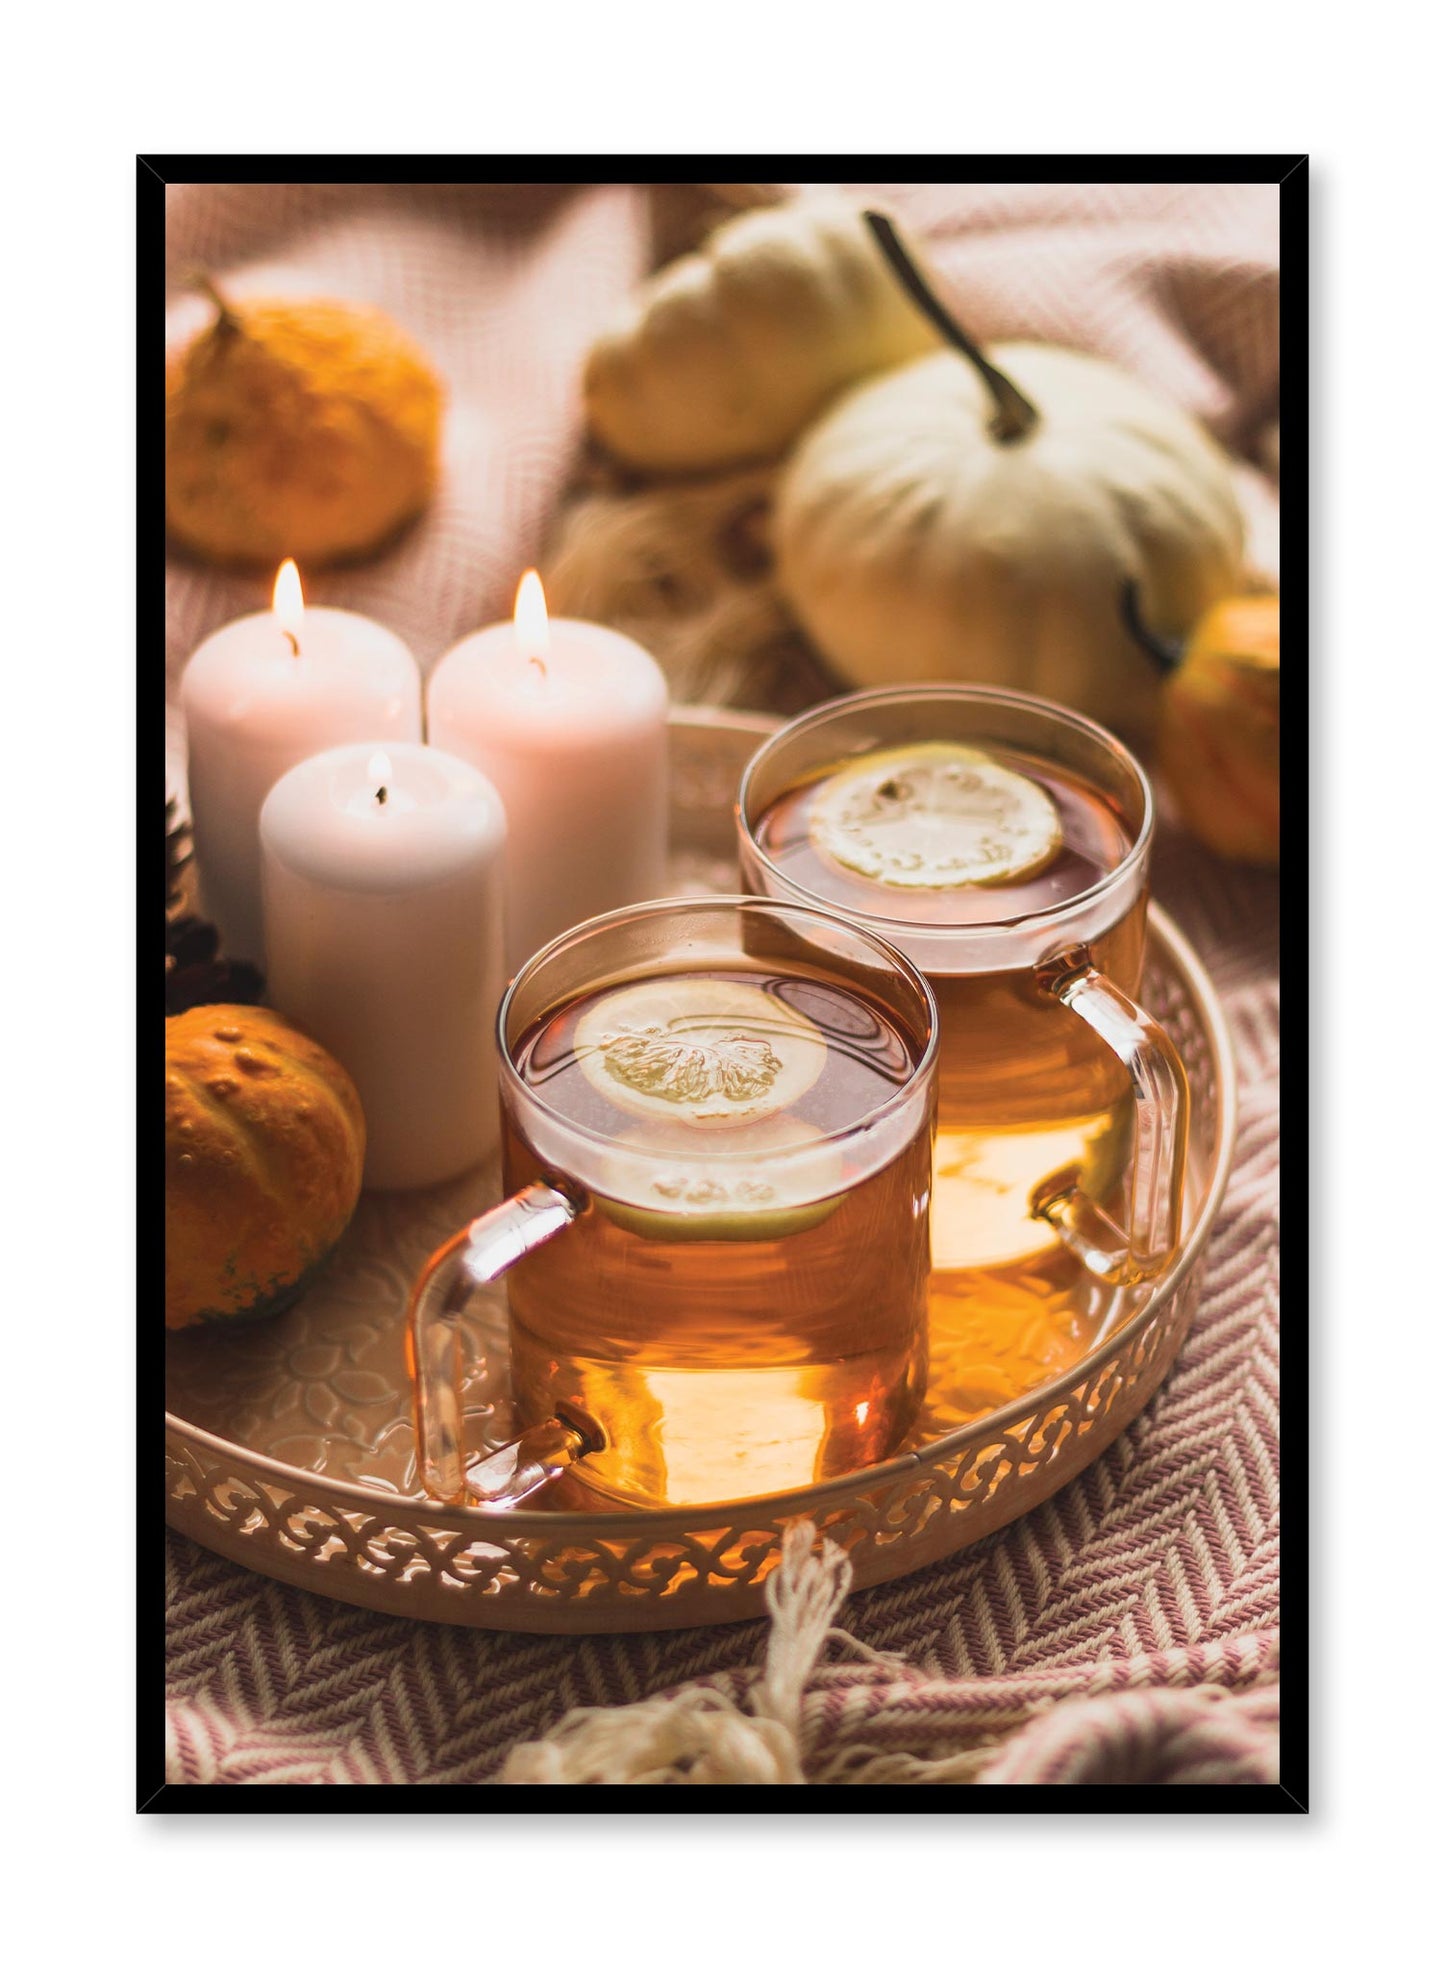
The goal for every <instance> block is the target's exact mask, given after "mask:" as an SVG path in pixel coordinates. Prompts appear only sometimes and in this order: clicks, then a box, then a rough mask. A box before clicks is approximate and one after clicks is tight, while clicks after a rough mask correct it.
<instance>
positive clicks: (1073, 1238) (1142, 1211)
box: [1033, 944, 1189, 1285]
mask: <svg viewBox="0 0 1445 1969" xmlns="http://www.w3.org/2000/svg"><path fill="white" fill-rule="evenodd" d="M1034 975H1035V977H1036V978H1037V980H1038V982H1039V984H1040V985H1041V986H1042V988H1043V989H1044V990H1045V991H1046V992H1048V994H1049V996H1050V997H1052V998H1056V999H1057V1000H1058V1002H1059V1003H1060V1004H1061V1005H1066V1006H1067V1007H1068V1009H1069V1010H1070V1011H1071V1012H1074V1013H1076V1014H1077V1015H1078V1016H1079V1017H1080V1018H1081V1019H1083V1020H1084V1021H1085V1023H1086V1024H1088V1025H1090V1026H1092V1028H1093V1029H1094V1031H1095V1032H1096V1033H1097V1034H1098V1035H1099V1037H1100V1039H1102V1040H1103V1042H1104V1044H1105V1045H1106V1046H1107V1047H1109V1049H1110V1050H1111V1052H1113V1053H1114V1054H1115V1055H1116V1056H1117V1057H1118V1059H1119V1060H1120V1061H1121V1062H1122V1064H1123V1066H1124V1068H1125V1070H1126V1071H1127V1073H1128V1075H1129V1080H1130V1083H1131V1085H1132V1088H1133V1093H1134V1176H1133V1187H1132V1190H1131V1192H1130V1197H1129V1212H1128V1222H1127V1224H1126V1225H1121V1224H1116V1223H1115V1221H1114V1219H1113V1218H1112V1217H1111V1216H1109V1214H1108V1213H1107V1211H1105V1210H1103V1209H1102V1208H1101V1207H1100V1206H1099V1205H1098V1204H1097V1203H1096V1202H1095V1201H1094V1200H1093V1198H1092V1197H1090V1196H1089V1195H1088V1194H1087V1193H1086V1192H1085V1191H1084V1190H1083V1189H1082V1188H1080V1186H1079V1183H1078V1180H1077V1179H1078V1174H1079V1172H1078V1170H1077V1169H1071V1170H1067V1171H1065V1172H1063V1174H1062V1175H1061V1176H1060V1177H1058V1178H1055V1179H1051V1180H1050V1181H1049V1182H1047V1183H1043V1184H1041V1185H1040V1186H1039V1188H1038V1189H1037V1190H1036V1191H1035V1192H1034V1197H1033V1211H1034V1215H1035V1216H1036V1217H1041V1218H1043V1219H1044V1220H1045V1221H1046V1222H1047V1223H1049V1224H1051V1225H1052V1226H1053V1228H1054V1230H1055V1232H1056V1233H1057V1235H1058V1236H1059V1238H1060V1240H1061V1241H1062V1242H1063V1244H1064V1245H1066V1246H1067V1248H1068V1249H1069V1250H1070V1251H1071V1252H1073V1254H1074V1256H1075V1257H1076V1258H1078V1259H1079V1260H1080V1261H1081V1262H1082V1263H1083V1264H1084V1265H1085V1267H1086V1268H1087V1269H1088V1270H1089V1271H1090V1272H1092V1273H1093V1275H1094V1277H1095V1278H1099V1279H1102V1280H1103V1281H1104V1282H1105V1283H1106V1284H1108V1285H1139V1284H1142V1283H1143V1282H1144V1281H1146V1280H1148V1279H1152V1278H1156V1277H1157V1276H1158V1274H1159V1273H1160V1272H1162V1271H1163V1270H1164V1268H1165V1266H1166V1265H1168V1263H1169V1262H1170V1260H1171V1259H1172V1258H1173V1256H1174V1254H1175V1252H1176V1251H1177V1250H1178V1248H1179V1229H1180V1223H1181V1219H1182V1216H1183V1210H1184V1168H1185V1149H1186V1146H1187V1143H1188V1136H1189V1086H1188V1082H1187V1081H1186V1080H1185V1078H1184V1069H1183V1067H1182V1066H1181V1065H1180V1061H1179V1055H1178V1054H1177V1053H1176V1052H1175V1050H1174V1047H1173V1044H1172V1043H1171V1041H1170V1040H1169V1038H1168V1035H1167V1034H1166V1033H1165V1032H1164V1031H1163V1029H1162V1027H1160V1026H1158V1025H1156V1024H1155V1022H1154V1020H1153V1019H1151V1018H1150V1017H1149V1015H1148V1013H1147V1012H1144V1011H1142V1010H1141V1009H1140V1007H1139V1006H1137V1005H1136V1004H1135V1003H1134V1001H1133V999H1132V998H1130V997H1129V995H1128V993H1127V992H1123V991H1121V990H1120V989H1119V987H1118V986H1117V985H1116V984H1114V983H1113V982H1112V981H1111V980H1110V979H1108V978H1106V977H1105V976H1104V975H1103V973H1102V972H1101V971H1098V970H1096V969H1095V967H1094V962H1093V956H1092V953H1091V952H1090V950H1089V948H1088V945H1087V944H1076V945H1074V946H1073V948H1072V949H1069V950H1066V951H1061V952H1060V953H1059V955H1058V956H1056V957H1052V958H1049V959H1047V960H1046V961H1045V962H1044V963H1042V964H1040V965H1038V966H1037V968H1036V970H1035V973H1034Z"/></svg>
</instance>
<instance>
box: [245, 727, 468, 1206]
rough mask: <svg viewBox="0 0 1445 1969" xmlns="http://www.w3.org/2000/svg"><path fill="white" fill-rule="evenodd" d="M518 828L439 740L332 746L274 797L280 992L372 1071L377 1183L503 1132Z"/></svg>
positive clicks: (351, 1068)
mask: <svg viewBox="0 0 1445 1969" xmlns="http://www.w3.org/2000/svg"><path fill="white" fill-rule="evenodd" d="M505 838H506V820H505V817H504V816H503V813H502V803H501V801H500V800H499V799H498V798H497V795H496V792H495V790H494V789H493V788H492V787H491V786H490V785H488V783H487V781H486V780H485V779H484V778H483V777H482V775H481V774H480V773H479V772H478V771H477V770H476V768H475V767H474V766H469V765H467V764H466V763H465V761H464V760H461V759H452V758H449V757H448V756H447V755H446V754H445V753H444V752H438V751H436V750H434V749H433V748H432V747H430V746H425V745H388V746H387V747H385V749H382V748H379V747H377V746H375V745H371V744H367V745H344V746H338V747H337V748H336V749H335V750H334V751H330V752H322V753H319V754H318V755H317V756H316V757H315V758H311V759H306V760H303V761H302V763H301V764H300V765H299V766H293V767H292V768H291V770H290V772H288V773H286V774H284V775H283V776H282V778H280V779H279V780H278V781H277V782H276V784H275V786H273V787H272V789H271V791H270V793H269V794H268V795H267V797H266V802H265V805H264V806H263V807H262V809H261V853H262V890H263V895H264V900H265V921H266V948H267V952H268V954H269V955H268V968H267V996H268V998H269V1000H270V1002H271V1004H272V1005H274V1006H275V1008H276V1010H277V1011H278V1012H281V1013H283V1014H284V1015H285V1016H286V1017H287V1018H291V1019H294V1020H295V1021H296V1023H297V1025H299V1026H301V1027H302V1028H303V1029H304V1030H305V1031H307V1032H309V1033H310V1034H311V1035H312V1036H313V1037H314V1038H316V1039H318V1040H320V1042H321V1044H322V1045H323V1046H324V1047H325V1048H326V1049H327V1051H328V1052H330V1053H333V1054H334V1055H335V1056H336V1058H337V1059H338V1060H340V1062H341V1064H342V1065H343V1066H344V1067H345V1068H346V1070H347V1072H348V1073H349V1074H350V1075H351V1077H352V1079H353V1080H354V1081H355V1082H356V1087H357V1092H358V1093H359V1094H360V1095H361V1105H362V1109H363V1111H364V1112H365V1115H366V1171H365V1179H364V1180H365V1182H366V1184H367V1186H368V1187H369V1188H375V1189H415V1188H419V1187H421V1186H422V1185H424V1184H428V1183H440V1182H443V1181H445V1179H446V1178H447V1177H449V1176H455V1175H458V1174H460V1172H461V1171H462V1170H464V1169H469V1168H471V1166H472V1165H473V1163H476V1162H479V1161H480V1160H481V1159H482V1157H483V1156H484V1155H486V1154H487V1153H488V1152H489V1151H490V1150H491V1149H492V1148H493V1147H494V1146H495V1144H496V1140H497V1054H496V1043H495V1039H494V1036H493V1022H494V1020H495V1018H496V1011H497V1005H498V1003H499V1002H500V999H501V995H502V988H503V985H504V983H505V981H506V967H505V962H504V946H503V934H502V909H503V902H502V888H503V878H502V850H503V845H504V842H505Z"/></svg>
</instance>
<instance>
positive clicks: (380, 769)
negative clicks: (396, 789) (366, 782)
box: [366, 752, 391, 786]
mask: <svg viewBox="0 0 1445 1969" xmlns="http://www.w3.org/2000/svg"><path fill="white" fill-rule="evenodd" d="M366 770H367V772H368V773H369V774H370V775H371V777H372V778H373V779H374V780H375V781H376V783H377V785H378V786H385V784H386V782H387V781H388V780H389V779H390V778H391V761H390V759H388V758H387V756H386V754H385V753H384V752H373V753H372V755H371V757H370V758H369V759H368V760H367V762H366Z"/></svg>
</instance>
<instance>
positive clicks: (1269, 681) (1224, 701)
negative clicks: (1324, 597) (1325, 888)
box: [1156, 595, 1279, 868]
mask: <svg viewBox="0 0 1445 1969" xmlns="http://www.w3.org/2000/svg"><path fill="white" fill-rule="evenodd" d="M1156 756H1157V759H1158V764H1159V769H1160V772H1161V773H1162V774H1163V776H1164V778H1165V780H1166V781H1167V782H1168V785H1169V788H1170V790H1171V792H1172V793H1173V795H1174V798H1175V800H1176V802H1177V803H1178V806H1179V809H1180V812H1181V813H1182V815H1183V817H1184V821H1185V824H1186V826H1188V828H1189V829H1190V831H1191V833H1193V834H1195V835H1197V836H1198V838H1199V839H1200V840H1201V841H1203V842H1204V843H1205V845H1206V846H1207V847H1210V848H1213V849H1214V851H1215V853H1216V854H1220V855H1225V856H1227V857H1228V858H1229V859H1230V860H1231V861H1243V862H1254V863H1257V864H1259V865H1261V866H1264V867H1269V868H1273V867H1276V866H1277V865H1278V863H1279V596H1278V595H1237V596H1234V597H1232V598H1231V599H1230V600H1228V601H1223V602H1217V603H1216V604H1215V606H1214V607H1213V608H1211V609H1209V610H1208V611H1207V612H1206V613H1205V614H1204V615H1203V616H1202V617H1201V618H1200V620H1199V623H1198V624H1197V626H1196V627H1195V629H1194V632H1193V634H1192V635H1191V636H1190V638H1189V640H1188V642H1187V643H1186V644H1185V646H1184V652H1183V656H1182V658H1181V659H1180V662H1179V665H1178V668H1177V669H1176V670H1175V671H1174V673H1173V675H1172V676H1170V678H1169V680H1168V682H1167V683H1166V685H1165V687H1164V695H1163V699H1162V702H1161V705H1160V713H1159V728H1158V747H1157V755H1156Z"/></svg>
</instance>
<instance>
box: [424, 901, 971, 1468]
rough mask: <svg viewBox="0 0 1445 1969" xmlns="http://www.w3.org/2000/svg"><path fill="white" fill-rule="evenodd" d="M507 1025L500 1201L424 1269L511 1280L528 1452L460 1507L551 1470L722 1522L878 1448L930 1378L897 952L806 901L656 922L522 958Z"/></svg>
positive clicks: (922, 1064)
mask: <svg viewBox="0 0 1445 1969" xmlns="http://www.w3.org/2000/svg"><path fill="white" fill-rule="evenodd" d="M501 1033H502V1038H503V1045H504V1053H503V1066H502V1096H503V1098H502V1108H503V1168H504V1176H505V1181H506V1185H507V1188H508V1190H509V1192H515V1193H516V1194H514V1195H513V1197H512V1199H511V1202H510V1203H509V1204H504V1205H502V1206H501V1207H500V1209H499V1211H497V1212H493V1213H491V1214H490V1216H489V1217H488V1218H483V1219H481V1220H479V1222H478V1224H477V1225H474V1226H472V1227H471V1230H470V1232H469V1233H464V1234H461V1235H460V1237H459V1239H457V1240H453V1242H452V1244H451V1245H449V1246H447V1247H444V1250H443V1252H442V1253H440V1254H438V1257H437V1259H435V1260H433V1266H436V1265H438V1264H442V1265H446V1264H455V1265H457V1266H460V1267H462V1268H463V1270H466V1269H468V1268H469V1269H470V1275H471V1277H472V1279H473V1280H474V1281H479V1280H482V1279H484V1278H490V1277H495V1276H499V1275H500V1273H501V1271H502V1270H504V1269H505V1270H506V1274H507V1291H508V1306H509V1314H510V1333H511V1360H512V1386H513V1394H514V1398H515V1403H516V1407H517V1411H518V1419H519V1421H520V1423H521V1424H522V1427H523V1436H522V1438H521V1439H520V1443H521V1445H522V1447H521V1448H520V1449H518V1450H517V1454H516V1455H515V1456H511V1457H510V1460H508V1457H507V1456H503V1458H502V1464H501V1470H502V1474H501V1478H500V1479H499V1480H498V1479H496V1470H497V1467H498V1464H497V1457H498V1455H501V1453H494V1455H493V1457H491V1458H487V1459H484V1462H485V1463H486V1464H487V1465H488V1466H489V1469H488V1471H487V1472H486V1473H485V1474H486V1476H487V1483H486V1485H485V1487H484V1486H483V1484H482V1482H481V1480H480V1477H479V1475H478V1472H479V1471H480V1468H481V1466H474V1469H473V1471H472V1472H471V1473H469V1474H468V1477H467V1483H468V1486H469V1487H470V1489H471V1491H472V1493H473V1495H477V1496H483V1497H485V1498H486V1499H487V1500H488V1501H489V1502H490V1501H493V1500H494V1499H495V1498H496V1497H497V1495H498V1494H499V1491H498V1484H500V1490H501V1492H504V1493H505V1494H506V1496H507V1498H508V1501H512V1500H513V1499H515V1497H516V1496H517V1495H519V1494H523V1495H525V1494H529V1493H530V1490H531V1489H533V1488H536V1487H537V1485H538V1484H539V1483H540V1482H542V1481H545V1480H547V1479H549V1478H550V1477H551V1476H553V1475H556V1474H558V1468H557V1467H556V1466H557V1465H558V1463H559V1461H560V1463H562V1464H566V1465H567V1466H568V1467H569V1468H570V1470H571V1473H572V1479H573V1483H574V1484H576V1483H580V1484H581V1485H583V1486H585V1488H586V1491H587V1492H588V1493H589V1494H590V1495H591V1497H592V1499H593V1500H594V1501H601V1502H604V1503H607V1502H613V1503H626V1504H636V1503H644V1504H652V1505H662V1504H695V1503H702V1502H718V1501H725V1500H728V1499H734V1498H742V1497H748V1496H755V1495H758V1494H760V1493H764V1492H773V1491H784V1490H790V1489H795V1488H797V1487H800V1486H803V1485H806V1484H810V1483H812V1482H814V1481H815V1480H818V1479H822V1478H827V1477H832V1476H837V1475H841V1474H843V1473H845V1472H847V1471H849V1470H851V1469H856V1468H860V1467H862V1466H864V1465H867V1464H869V1463H873V1462H877V1461H878V1460H880V1459H882V1458H886V1457H887V1456H888V1455H890V1454H891V1453H892V1451H893V1450H894V1449H895V1448H896V1447H897V1446H898V1444H899V1442H900V1440H901V1439H902V1437H903V1435H904V1433H905V1432H906V1430H907V1429H908V1427H909V1426H910V1424H911V1423H912V1422H913V1420H914V1419H915V1417H916V1416H917V1414H918V1411H919V1407H920V1403H921V1401H922V1398H923V1394H924V1389H925V1385H926V1381H927V1372H928V1350H927V1287H928V1271H929V1245H928V1205H929V1192H930V1185H931V1137H932V1123H933V1112H934V1089H935V1081H934V1068H935V1059H936V1037H935V1017H934V1010H933V1004H932V999H931V997H930V995H929V993H928V988H927V986H926V985H925V984H924V982H923V980H922V979H921V978H920V977H919V976H918V974H917V973H916V972H915V971H914V970H913V969H912V967H911V966H910V965H908V964H907V962H906V960H904V959H901V958H899V957H898V956H897V954H896V953H895V952H893V951H891V950H889V949H888V948H887V946H886V945H884V944H883V943H881V942H880V941H879V940H878V939H876V938H874V937H872V936H871V935H868V934H866V933H862V932H860V931H858V930H857V929H856V928H855V927H853V926H851V925H848V924H846V923H843V922H841V921H839V920H837V919H835V918H831V917H829V916H826V915H823V914H821V913H819V912H817V911H814V910H810V909H800V908H796V907H793V906H780V905H775V904H772V903H769V902H762V901H757V900H752V899H746V898H736V899H713V898H700V899H695V900H686V901H678V902H672V903H661V904H653V905H648V906H645V907H642V908H639V909H636V910H629V911H621V912H618V914H617V915H616V916H614V917H604V918H600V919H598V920H597V922H596V923H594V924H590V925H584V926H583V927H582V929H581V930H579V931H576V932H573V933H572V934H571V936H570V937H568V938H564V939H562V940H560V941H559V943H558V944H556V945H553V946H551V947H549V949H548V950H547V951H544V952H542V953H540V954H539V956H538V957H537V958H534V959H533V960H532V962H531V963H530V964H529V965H528V966H527V967H526V969H525V970H524V971H523V973H522V974H521V976H520V977H519V978H518V980H517V982H516V983H515V984H514V985H513V987H512V989H511V991H510V992H509V993H508V996H507V999H506V1000H504V1003H503V1008H502V1016H501ZM528 1199H533V1200H534V1207H533V1209H532V1212H531V1215H530V1216H519V1215H518V1214H517V1213H518V1212H519V1211H521V1210H523V1208H524V1206H526V1204H527V1200H528ZM539 1209H540V1211H541V1213H542V1215H540V1216H539V1215H538V1210H539ZM509 1212H510V1213H512V1214H511V1215H510V1216H509V1214H508V1213H509ZM463 1240H466V1242H465V1245H464V1244H463ZM489 1250H499V1251H500V1252H501V1260H500V1262H497V1263H493V1262H492V1259H491V1258H490V1257H489V1256H488V1255H487V1254H488V1252H489ZM479 1252H480V1253H481V1254H482V1256H481V1257H480V1259H479V1258H478V1253H479ZM418 1293H419V1297H420V1301H421V1303H423V1304H425V1296H426V1295H425V1294H424V1293H423V1292H422V1291H421V1288H420V1287H419V1289H418ZM414 1303H416V1301H415V1300H414ZM448 1303H453V1304H454V1303H455V1293H454V1294H453V1295H452V1298H451V1300H450V1301H449V1302H448ZM418 1358H431V1356H430V1355H428V1351H427V1343H426V1338H425V1333H423V1339H422V1344H421V1347H420V1352H419V1355H418ZM435 1358H436V1359H437V1360H438V1361H444V1354H443V1353H442V1352H438V1353H437V1354H436V1355H435ZM450 1371H451V1370H450V1368H448V1369H447V1372H448V1373H450ZM433 1378H434V1379H435V1378H436V1377H435V1376H434V1377H433ZM444 1392H445V1391H444ZM421 1419H422V1423H423V1427H424V1430H425V1429H426V1428H428V1427H430V1428H431V1430H432V1434H433V1437H434V1438H435V1439H436V1440H438V1441H440V1435H439V1434H438V1425H437V1424H436V1421H435V1418H432V1419H431V1421H430V1422H429V1421H428V1418H427V1417H426V1415H424V1414H423V1415H422V1417H421ZM569 1432H570V1434H569ZM559 1443H560V1444H561V1445H562V1454H561V1456H560V1459H559V1457H558V1455H557V1453H556V1452H557V1447H558V1444H559ZM424 1447H425V1445H424ZM515 1447H516V1446H514V1448H515ZM446 1451H447V1445H446V1443H445V1442H442V1443H441V1452H440V1453H439V1454H438V1455H436V1456H430V1453H429V1452H428V1455H429V1458H430V1466H431V1467H432V1468H433V1470H434V1471H442V1466H443V1464H444V1463H445V1461H446ZM519 1471H520V1472H521V1473H522V1474H521V1477H520V1478H519V1477H518V1472H519ZM455 1482H456V1479H455V1476H454V1475H450V1476H449V1475H446V1474H445V1472H443V1474H442V1475H441V1476H439V1477H436V1478H432V1479H429V1480H428V1487H429V1488H432V1489H434V1490H435V1491H436V1492H437V1494H446V1493H447V1492H448V1490H449V1489H451V1488H453V1487H454V1485H455ZM572 1487H573V1485H569V1488H572ZM574 1501H576V1502H584V1501H586V1500H585V1499H581V1498H574Z"/></svg>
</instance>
